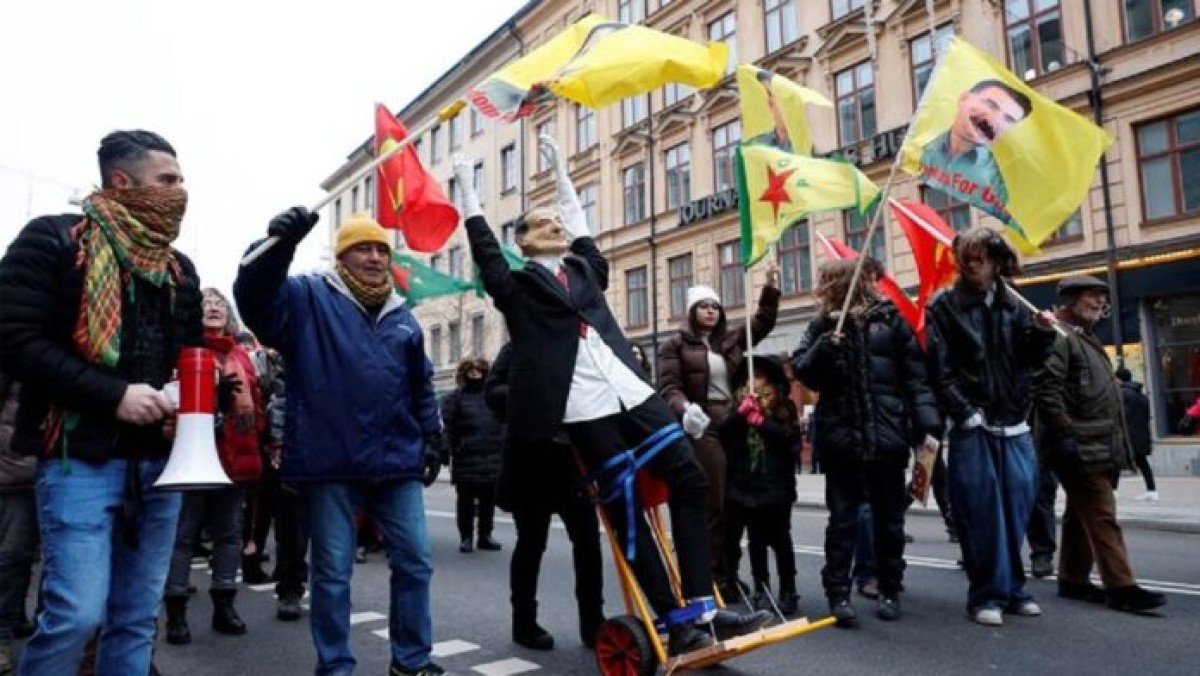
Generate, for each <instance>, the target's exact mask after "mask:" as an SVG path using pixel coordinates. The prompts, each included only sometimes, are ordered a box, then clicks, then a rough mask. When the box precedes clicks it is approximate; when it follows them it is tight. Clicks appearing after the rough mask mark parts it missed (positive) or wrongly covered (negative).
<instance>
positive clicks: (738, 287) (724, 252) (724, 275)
mask: <svg viewBox="0 0 1200 676" xmlns="http://www.w3.org/2000/svg"><path fill="white" fill-rule="evenodd" d="M717 265H718V266H719V271H720V275H721V276H720V282H721V284H720V286H721V288H720V289H718V290H717V293H719V294H720V295H721V305H724V306H725V307H731V306H734V305H741V304H742V303H744V302H745V300H746V289H745V282H744V280H743V279H742V243H741V242H739V241H737V240H734V241H732V242H725V243H724V244H719V245H717Z"/></svg>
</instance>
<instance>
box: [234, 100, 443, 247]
mask: <svg viewBox="0 0 1200 676" xmlns="http://www.w3.org/2000/svg"><path fill="white" fill-rule="evenodd" d="M466 105H467V103H466V101H463V100H461V99H460V100H457V101H455V102H453V103H451V104H450V105H448V106H446V107H445V108H443V109H442V110H441V112H439V113H438V114H437V116H435V117H434V118H432V119H430V120H429V121H428V122H426V123H425V124H423V125H421V126H419V127H417V128H416V129H414V130H412V133H410V134H409V135H408V137H407V138H405V139H404V140H402V141H399V142H397V143H396V144H395V145H393V146H392V147H391V148H390V149H388V150H387V151H386V152H383V153H380V154H379V155H377V156H376V157H375V159H373V160H371V161H370V162H369V163H367V165H366V166H364V167H362V168H361V169H359V170H358V171H356V172H354V174H353V175H352V176H351V177H350V178H348V179H346V181H345V182H344V183H342V186H343V187H342V188H341V189H340V190H335V191H333V192H330V193H329V194H327V195H325V196H324V197H322V198H321V199H320V200H318V201H317V203H316V204H314V205H313V206H312V207H310V208H309V211H311V212H314V213H315V212H317V211H320V210H321V209H324V208H325V207H326V206H328V205H329V203H330V202H332V201H333V200H335V199H337V198H338V197H339V196H340V195H341V194H342V193H343V192H345V191H346V189H347V188H349V187H350V186H352V185H355V184H357V183H358V182H359V181H360V180H362V178H363V177H364V176H366V175H367V174H369V173H371V172H373V171H375V169H376V168H377V167H379V165H381V164H383V163H384V162H387V161H388V160H389V159H391V158H392V156H394V155H396V154H397V153H399V152H400V151H402V150H404V149H405V148H407V147H408V146H409V145H410V144H411V143H412V142H413V140H414V139H417V138H420V137H421V136H423V135H424V134H425V132H427V131H429V130H430V129H432V128H433V127H435V126H437V125H439V124H441V123H443V122H447V121H449V120H451V119H453V118H454V117H457V116H458V114H459V112H461V111H462V109H463V108H464V107H465V106H466ZM278 241H279V238H278V237H274V236H272V237H268V238H267V239H266V241H264V242H263V243H262V244H259V245H258V246H257V247H255V248H254V250H253V251H251V252H250V253H248V254H246V255H245V257H243V258H242V262H241V265H249V264H251V263H253V262H254V261H256V260H258V257H259V256H261V255H263V254H264V253H266V252H267V251H268V250H270V248H271V247H273V246H275V243H276V242H278Z"/></svg>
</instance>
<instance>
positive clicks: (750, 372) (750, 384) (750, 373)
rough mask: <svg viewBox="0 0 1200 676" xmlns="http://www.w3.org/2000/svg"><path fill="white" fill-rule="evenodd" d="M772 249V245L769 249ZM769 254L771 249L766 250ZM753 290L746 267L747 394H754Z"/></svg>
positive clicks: (744, 289)
mask: <svg viewBox="0 0 1200 676" xmlns="http://www.w3.org/2000/svg"><path fill="white" fill-rule="evenodd" d="M771 248H772V249H773V248H774V245H772V247H771ZM767 251H768V253H770V251H771V249H768V250H767ZM753 288H754V284H753V283H752V282H751V280H750V268H749V267H746V268H745V269H743V270H742V291H743V295H744V296H745V301H746V387H747V388H748V390H747V391H748V392H750V393H751V394H753V393H754V331H753V329H752V327H751V326H750V318H751V317H753V316H754V315H753V313H752V312H751V311H750V303H751V300H750V299H751V296H752V294H751V293H750V292H751V291H752V290H753Z"/></svg>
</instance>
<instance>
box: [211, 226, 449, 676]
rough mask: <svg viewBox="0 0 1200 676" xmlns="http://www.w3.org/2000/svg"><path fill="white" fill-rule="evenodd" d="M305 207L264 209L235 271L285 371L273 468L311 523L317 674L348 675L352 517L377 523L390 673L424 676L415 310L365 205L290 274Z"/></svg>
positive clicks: (436, 427)
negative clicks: (320, 266) (253, 243)
mask: <svg viewBox="0 0 1200 676" xmlns="http://www.w3.org/2000/svg"><path fill="white" fill-rule="evenodd" d="M316 222H317V215H316V214H314V213H311V212H309V211H308V210H307V209H304V208H303V207H293V208H292V209H289V210H288V211H285V212H283V213H281V214H279V215H278V216H276V217H275V218H274V219H272V220H271V224H270V226H269V228H268V230H267V232H268V234H270V235H272V236H274V237H277V238H279V240H278V243H277V244H276V245H275V246H274V247H272V248H271V249H269V250H267V252H266V253H264V254H263V255H262V256H261V257H259V258H258V259H257V260H255V261H253V262H251V263H248V264H245V265H243V266H242V267H241V269H240V270H239V271H238V278H237V281H236V282H235V283H234V287H233V291H234V295H235V296H236V297H237V304H238V309H239V310H241V313H242V317H243V318H244V319H245V320H246V325H247V326H249V327H250V328H251V329H252V330H253V331H254V333H255V335H257V336H258V337H259V339H260V340H262V342H263V343H264V344H266V345H269V346H271V347H273V348H275V349H277V350H278V351H279V353H280V354H281V355H282V356H283V360H284V370H285V371H286V373H287V375H288V381H287V413H286V416H285V421H286V422H285V427H284V439H283V459H282V464H281V466H280V473H281V476H282V480H283V481H284V482H286V483H289V484H295V485H297V486H299V487H300V490H301V492H302V493H303V495H304V496H305V499H306V501H307V508H308V513H309V522H310V525H311V534H312V574H311V589H312V635H313V643H314V644H315V646H316V650H317V669H316V673H317V674H321V675H326V674H328V675H333V674H338V675H341V674H350V673H352V672H353V671H354V667H355V664H356V660H355V658H354V654H353V653H352V652H351V650H350V575H351V571H352V570H353V568H354V545H355V525H354V521H355V515H356V514H357V513H358V511H359V510H360V509H366V511H367V514H368V515H369V516H370V517H371V520H372V521H374V523H375V524H376V525H378V526H379V528H380V529H381V530H382V531H383V538H384V541H385V542H386V543H387V549H388V566H389V567H390V568H391V572H392V576H391V599H390V601H391V603H390V606H389V624H388V638H389V640H390V642H391V649H392V650H391V652H392V663H391V668H390V670H389V671H388V674H389V676H436V675H437V674H441V673H444V672H443V670H442V668H441V667H439V666H437V665H436V664H434V663H432V662H431V661H430V651H431V649H432V642H433V638H432V634H433V626H432V625H433V623H432V620H431V619H430V608H429V583H430V578H431V577H432V574H433V558H432V555H431V553H430V550H429V537H428V534H427V532H426V528H425V505H424V501H423V497H422V492H421V483H422V482H424V483H425V485H426V486H428V485H429V484H431V483H432V482H433V481H434V479H435V478H436V477H437V473H438V470H439V469H440V467H441V447H442V442H441V431H442V423H441V419H440V416H439V415H438V405H437V399H436V398H435V397H434V391H433V367H432V365H431V364H430V363H429V359H428V358H427V357H426V356H425V341H424V337H423V334H422V331H421V327H420V325H419V324H417V320H416V318H415V317H413V315H412V313H410V312H409V311H408V310H407V309H405V308H404V306H403V305H402V303H401V301H400V298H399V297H398V296H397V295H396V294H395V293H394V292H393V290H392V278H391V237H390V236H389V235H388V233H387V231H386V230H384V229H383V228H382V227H380V226H379V224H378V223H376V222H375V220H374V219H372V218H371V217H370V216H368V215H366V214H354V215H353V216H351V217H350V218H348V219H346V220H345V221H344V222H342V223H341V224H340V225H339V227H338V230H337V241H336V244H335V245H334V254H335V255H336V257H337V260H336V266H335V268H334V269H333V270H330V271H328V272H326V273H324V274H310V275H295V276H291V277H289V276H288V274H287V271H288V267H289V266H290V265H291V262H292V257H293V256H294V255H295V251H296V245H297V244H299V243H300V241H301V240H303V239H304V237H305V235H307V234H308V232H309V230H311V229H312V227H313V226H314V225H315V224H316Z"/></svg>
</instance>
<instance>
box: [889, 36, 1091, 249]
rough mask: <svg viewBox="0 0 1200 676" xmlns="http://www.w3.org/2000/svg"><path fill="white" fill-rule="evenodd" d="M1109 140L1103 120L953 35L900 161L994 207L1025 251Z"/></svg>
mask: <svg viewBox="0 0 1200 676" xmlns="http://www.w3.org/2000/svg"><path fill="white" fill-rule="evenodd" d="M1111 144H1112V137H1111V136H1110V135H1109V134H1108V132H1106V131H1105V130H1104V129H1101V128H1100V127H1098V126H1096V125H1095V124H1093V123H1092V122H1091V121H1090V120H1088V119H1087V118H1085V117H1083V116H1082V115H1080V114H1078V113H1076V112H1075V111H1073V110H1070V109H1068V108H1066V107H1064V106H1062V105H1059V104H1058V103H1057V102H1055V101H1053V100H1051V99H1049V98H1047V97H1045V96H1042V95H1041V94H1039V93H1038V92H1037V91H1035V90H1034V89H1033V88H1031V87H1030V86H1028V85H1027V84H1026V83H1024V82H1022V81H1021V79H1020V78H1018V77H1017V76H1016V75H1013V74H1012V73H1011V72H1009V70H1008V69H1006V68H1005V67H1004V66H1003V65H1001V64H1000V63H999V62H997V61H996V60H995V59H993V58H992V57H991V56H989V55H988V54H986V53H984V52H983V51H981V50H979V49H977V48H976V47H974V46H972V45H971V44H970V43H968V42H966V41H964V40H961V39H959V38H954V39H953V40H951V41H950V45H949V48H948V49H947V50H946V52H945V54H944V55H943V56H942V58H941V60H940V62H939V63H938V65H937V68H936V70H935V71H934V73H933V77H932V79H931V80H930V82H929V86H928V89H927V90H926V91H925V95H924V97H923V98H922V100H921V105H920V107H919V108H918V110H917V113H916V115H915V117H914V118H913V121H912V124H911V126H910V127H909V131H908V136H907V137H906V139H905V142H904V146H903V148H902V149H901V162H902V164H901V166H902V167H903V168H904V170H905V171H906V172H908V173H910V174H913V175H915V176H917V177H919V179H920V181H921V182H922V183H924V184H926V185H927V186H929V187H931V188H934V189H936V190H940V191H942V192H944V193H946V194H947V195H949V196H950V197H952V198H954V199H957V200H959V201H962V202H966V203H968V204H971V205H972V206H975V207H977V208H979V209H981V210H983V211H984V212H985V213H988V214H990V215H992V216H995V217H996V218H997V219H999V220H1000V221H1001V222H1003V223H1004V224H1005V226H1007V227H1006V229H1007V232H1008V234H1009V236H1010V238H1011V239H1012V240H1013V241H1014V242H1015V243H1016V244H1017V246H1018V247H1020V248H1021V249H1022V250H1023V251H1026V252H1030V251H1036V250H1037V247H1038V245H1040V244H1041V243H1042V242H1043V241H1045V239H1046V238H1047V237H1049V236H1050V235H1051V234H1053V233H1054V231H1055V230H1057V229H1058V228H1059V227H1061V226H1062V225H1063V223H1065V222H1066V221H1067V219H1068V218H1070V216H1071V214H1073V213H1074V212H1075V210H1076V209H1078V208H1079V205H1080V204H1081V203H1082V202H1083V199H1084V198H1085V197H1086V196H1087V192H1088V190H1089V188H1090V187H1091V184H1092V179H1093V177H1094V176H1095V173H1096V164H1097V162H1098V161H1099V159H1100V158H1101V156H1103V154H1104V151H1105V149H1106V148H1108V146H1109V145H1111Z"/></svg>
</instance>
